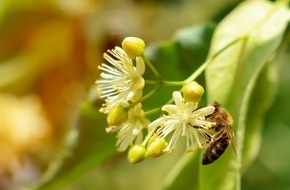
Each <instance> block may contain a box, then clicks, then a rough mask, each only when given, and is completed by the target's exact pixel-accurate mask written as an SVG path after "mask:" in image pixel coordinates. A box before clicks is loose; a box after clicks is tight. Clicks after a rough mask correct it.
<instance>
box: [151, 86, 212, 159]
mask: <svg viewBox="0 0 290 190" xmlns="http://www.w3.org/2000/svg"><path fill="white" fill-rule="evenodd" d="M173 100H174V102H175V105H164V106H163V107H162V110H163V111H165V112H167V113H168V115H164V116H163V117H161V118H158V119H156V120H155V121H153V122H152V123H150V124H149V129H154V128H156V127H158V126H161V127H160V128H159V129H158V130H157V133H158V134H159V135H160V137H161V138H165V137H166V136H168V135H169V134H170V133H171V132H173V134H172V136H171V139H170V142H169V144H168V146H167V147H166V148H165V150H164V151H165V152H169V153H170V152H171V151H172V150H173V148H174V147H175V144H176V142H177V141H178V139H179V137H180V136H185V137H186V147H187V151H192V150H194V145H195V144H196V142H197V144H198V145H199V147H200V148H201V147H202V143H201V142H200V140H199V138H200V137H202V138H204V139H206V138H207V137H208V135H210V134H208V133H207V131H206V130H207V129H208V126H210V125H214V123H212V122H209V121H206V120H205V116H207V115H210V114H212V113H213V112H214V110H215V107H213V106H206V107H203V108H200V109H197V106H198V104H197V103H194V102H185V101H184V99H183V98H182V95H181V93H180V92H178V91H175V92H173Z"/></svg>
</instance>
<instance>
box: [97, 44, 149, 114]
mask: <svg viewBox="0 0 290 190" xmlns="http://www.w3.org/2000/svg"><path fill="white" fill-rule="evenodd" d="M108 53H109V54H107V53H104V58H105V59H106V60H107V61H108V63H109V64H106V63H103V64H101V65H100V66H99V69H100V70H101V71H102V73H101V78H100V79H99V80H97V81H96V84H97V88H98V93H99V96H100V98H102V99H105V102H106V103H105V104H104V105H103V106H104V107H103V108H101V110H100V111H101V112H103V113H108V112H109V111H110V110H111V109H112V108H113V107H115V106H117V105H119V104H123V105H126V104H128V102H129V101H131V102H134V101H136V100H138V99H139V98H140V97H141V96H142V89H143V87H144V84H145V81H144V79H143V77H142V75H143V74H144V72H145V64H144V60H143V59H142V58H141V57H136V67H135V66H134V65H133V61H132V59H130V58H129V57H128V55H127V54H126V53H125V51H124V50H123V49H122V48H120V47H115V48H114V49H113V50H108Z"/></svg>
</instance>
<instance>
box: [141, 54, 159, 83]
mask: <svg viewBox="0 0 290 190" xmlns="http://www.w3.org/2000/svg"><path fill="white" fill-rule="evenodd" d="M142 58H143V60H144V61H145V63H146V64H147V66H148V67H149V68H150V69H151V71H152V72H153V73H154V75H155V76H156V78H157V79H158V80H159V81H162V77H161V75H160V74H159V72H158V71H157V69H156V68H155V67H154V65H153V64H152V63H151V62H150V61H149V59H148V58H147V57H146V56H145V55H144V54H143V55H142Z"/></svg>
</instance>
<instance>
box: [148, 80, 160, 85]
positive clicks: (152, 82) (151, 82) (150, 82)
mask: <svg viewBox="0 0 290 190" xmlns="http://www.w3.org/2000/svg"><path fill="white" fill-rule="evenodd" d="M145 84H155V85H156V84H160V82H159V81H155V80H145Z"/></svg>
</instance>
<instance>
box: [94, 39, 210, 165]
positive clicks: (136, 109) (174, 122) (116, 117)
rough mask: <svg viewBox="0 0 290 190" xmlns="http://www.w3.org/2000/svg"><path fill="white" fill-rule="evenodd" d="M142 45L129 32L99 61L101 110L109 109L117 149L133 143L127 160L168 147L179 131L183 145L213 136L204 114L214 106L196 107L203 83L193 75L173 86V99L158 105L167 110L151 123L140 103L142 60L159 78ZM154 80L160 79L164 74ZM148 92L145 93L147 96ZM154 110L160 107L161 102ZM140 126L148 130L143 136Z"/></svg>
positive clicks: (191, 147) (191, 146)
mask: <svg viewBox="0 0 290 190" xmlns="http://www.w3.org/2000/svg"><path fill="white" fill-rule="evenodd" d="M144 48H145V43H144V42H143V40H141V39H139V38H134V37H129V38H126V39H125V40H124V41H123V43H122V48H121V47H115V48H114V49H113V50H108V53H104V59H105V60H106V61H107V63H103V64H101V65H100V66H99V69H100V70H101V75H100V79H99V80H97V81H96V84H97V90H98V94H99V97H100V98H101V99H103V100H104V103H103V105H102V108H101V109H100V112H102V113H104V114H107V121H108V127H107V128H106V131H107V132H117V143H116V146H117V150H118V151H120V152H123V151H125V150H127V148H128V147H131V148H130V150H129V152H128V159H129V161H130V162H131V163H137V162H140V161H141V160H143V159H144V158H146V157H158V156H160V155H162V154H163V153H164V152H168V153H170V152H172V150H173V149H174V147H175V145H176V143H177V141H178V139H179V138H180V137H185V138H186V142H187V143H186V147H187V148H186V149H187V151H192V150H194V149H195V148H196V147H200V148H201V147H202V145H203V144H204V142H205V141H206V140H208V138H209V137H210V136H211V135H210V134H209V133H208V129H210V128H211V126H213V125H215V123H213V122H211V121H207V116H209V115H210V114H212V113H213V112H214V111H215V107H214V106H205V107H202V108H198V103H199V101H200V100H201V97H202V95H203V93H204V89H203V87H202V86H200V85H199V84H198V83H197V82H194V81H192V82H182V83H181V85H183V88H182V93H181V92H179V91H175V92H173V101H174V104H167V105H164V106H162V108H161V110H162V111H164V112H166V113H165V114H164V115H163V116H162V117H160V118H158V119H156V120H155V121H153V122H151V123H150V121H149V120H148V119H147V118H146V116H145V115H146V114H145V112H144V110H143V109H142V104H141V103H142V101H143V99H144V97H142V96H143V88H144V87H145V83H146V82H145V81H146V80H145V79H144V78H143V74H144V73H145V67H146V64H147V65H148V66H149V68H150V69H151V70H152V72H153V73H154V74H155V75H156V76H157V78H158V80H160V75H159V73H158V72H157V70H156V69H155V68H154V66H153V65H152V64H151V63H150V62H148V59H147V58H146V57H145V55H144V54H143V53H144ZM150 84H152V82H151V83H150ZM156 84H159V85H162V79H161V81H159V82H158V83H156ZM167 85H168V84H167ZM160 87H161V86H159V87H157V88H156V89H159V88H160ZM156 91H157V90H156ZM151 94H152V93H151ZM151 94H150V93H149V94H147V95H146V98H148V97H149V95H151ZM155 110H157V111H160V108H159V109H155ZM148 113H149V112H148ZM151 113H152V111H151ZM143 130H147V136H146V138H145V139H143V132H142V131H143ZM167 140H168V142H167Z"/></svg>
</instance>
